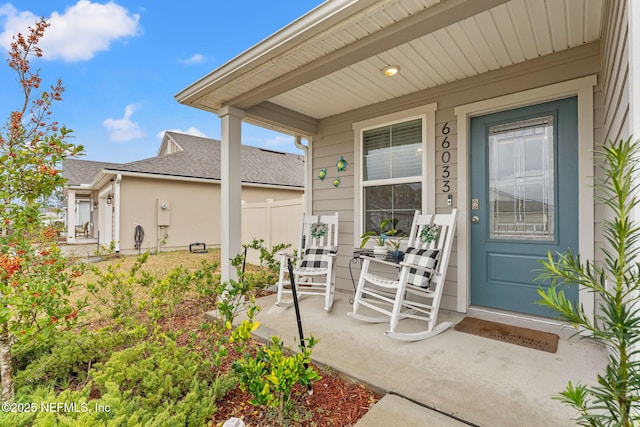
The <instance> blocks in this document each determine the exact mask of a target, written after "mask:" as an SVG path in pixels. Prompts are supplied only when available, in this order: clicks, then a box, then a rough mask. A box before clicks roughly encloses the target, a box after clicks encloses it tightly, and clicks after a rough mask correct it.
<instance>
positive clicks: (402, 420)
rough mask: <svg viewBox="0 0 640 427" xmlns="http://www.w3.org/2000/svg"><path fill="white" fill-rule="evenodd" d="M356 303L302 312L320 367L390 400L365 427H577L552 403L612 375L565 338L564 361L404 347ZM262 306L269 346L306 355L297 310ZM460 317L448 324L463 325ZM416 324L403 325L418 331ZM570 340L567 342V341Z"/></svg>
mask: <svg viewBox="0 0 640 427" xmlns="http://www.w3.org/2000/svg"><path fill="white" fill-rule="evenodd" d="M350 296H351V295H347V294H341V293H338V294H337V295H336V300H335V303H334V306H333V310H332V311H331V312H330V313H327V312H325V311H324V310H323V308H322V307H323V302H322V299H321V298H314V297H308V298H305V299H303V300H302V301H301V302H300V308H301V312H302V323H303V330H304V334H305V336H306V337H308V336H309V335H311V334H312V335H313V336H314V337H315V338H319V339H320V342H319V343H318V344H317V345H316V347H315V348H314V351H313V359H314V361H315V362H317V363H318V364H321V365H327V366H330V367H331V368H332V369H334V370H335V371H338V372H340V373H342V374H344V375H346V376H348V377H350V378H353V379H355V380H357V381H361V382H363V383H366V384H368V385H369V386H370V387H371V388H373V389H374V390H376V391H378V392H380V393H382V394H383V395H385V396H384V397H383V398H382V399H381V400H380V401H379V402H378V403H377V404H376V405H375V406H374V408H373V409H372V410H370V411H369V413H368V414H367V415H366V416H365V417H363V418H362V419H361V420H360V421H359V422H358V423H357V426H358V427H374V426H381V427H382V426H385V427H388V426H405V425H416V426H417V425H420V426H436V427H438V426H465V425H475V426H487V427H513V426H532V427H542V426H554V427H555V426H558V427H562V426H567V427H568V426H574V425H575V422H574V421H572V418H575V416H576V414H575V413H574V411H573V410H571V409H570V408H568V407H566V406H565V405H563V404H562V403H560V402H558V401H556V400H552V399H551V397H552V396H553V395H557V394H558V392H560V391H562V390H563V389H564V388H565V387H566V385H567V383H568V382H569V381H572V382H573V383H574V384H575V383H578V382H582V383H586V384H591V383H594V382H595V378H596V375H597V373H598V372H600V371H601V370H602V368H603V367H604V366H605V365H606V350H605V349H604V348H603V347H602V346H601V345H598V344H597V343H594V342H593V341H592V340H589V339H579V338H572V339H567V338H561V340H560V342H559V344H558V351H557V353H555V354H552V353H547V352H543V351H538V350H532V349H528V348H525V347H521V346H517V345H513V344H507V343H503V342H499V341H495V340H491V339H487V338H481V337H478V336H474V335H469V334H465V333H461V332H458V331H456V330H454V329H453V328H451V329H449V330H447V331H445V332H444V333H442V334H440V335H438V336H435V337H432V338H430V339H427V340H423V341H418V342H413V343H409V342H401V341H397V340H393V339H391V338H388V337H386V336H385V335H384V331H385V330H386V325H385V324H370V323H365V322H361V321H358V320H355V319H352V318H350V317H348V316H347V312H349V311H350V309H351V305H350V304H349V298H350ZM274 301H275V296H274V295H271V296H268V297H265V298H260V299H259V300H258V302H257V304H258V305H260V306H261V307H262V311H261V312H260V313H259V314H258V316H257V318H256V320H258V321H260V327H259V328H258V329H257V330H256V331H255V334H256V336H257V337H258V338H259V339H264V340H267V339H269V337H271V336H273V335H276V336H279V337H281V338H282V339H283V340H284V342H285V343H286V344H287V345H290V346H291V347H292V348H296V347H297V345H298V342H299V339H298V330H297V323H296V319H295V310H294V308H288V309H285V308H280V307H275V306H274V305H273V304H274ZM462 318H463V315H461V314H459V313H451V312H446V311H441V313H440V319H439V320H441V321H442V320H448V321H451V322H453V323H454V324H455V323H457V322H458V321H459V320H461V319H462ZM412 322H414V321H413V320H403V321H401V326H400V327H401V328H406V329H407V330H411V328H412V326H415V324H412ZM563 335H567V334H563Z"/></svg>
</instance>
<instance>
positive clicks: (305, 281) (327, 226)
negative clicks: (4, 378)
mask: <svg viewBox="0 0 640 427" xmlns="http://www.w3.org/2000/svg"><path fill="white" fill-rule="evenodd" d="M337 252H338V212H336V213H335V215H323V216H316V215H312V216H304V217H303V218H302V232H301V239H300V246H299V247H298V252H297V257H296V258H295V266H296V267H295V268H294V270H293V274H294V283H295V286H296V291H297V295H298V296H305V295H316V296H318V295H319V296H324V309H325V310H327V311H331V307H332V306H333V295H334V292H335V282H336V273H335V259H336V254H337ZM287 258H294V257H293V256H292V255H289V254H286V253H284V252H281V253H280V276H279V278H278V295H277V300H276V305H277V306H279V307H290V306H291V305H293V301H292V300H291V301H285V300H284V299H283V296H284V295H285V294H291V293H292V290H291V280H289V278H288V276H287V274H288V273H287Z"/></svg>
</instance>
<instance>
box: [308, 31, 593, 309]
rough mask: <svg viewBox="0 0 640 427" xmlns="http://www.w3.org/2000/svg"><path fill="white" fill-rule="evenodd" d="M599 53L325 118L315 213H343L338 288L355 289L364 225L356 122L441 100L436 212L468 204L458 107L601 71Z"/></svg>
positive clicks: (585, 50) (451, 275) (317, 148)
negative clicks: (460, 188)
mask: <svg viewBox="0 0 640 427" xmlns="http://www.w3.org/2000/svg"><path fill="white" fill-rule="evenodd" d="M599 52H600V47H599V44H598V43H592V44H589V45H584V46H582V47H579V48H575V49H570V50H568V51H562V52H559V53H557V54H554V55H548V56H545V57H541V58H538V59H535V60H532V61H529V62H527V63H524V64H517V65H514V66H511V67H506V68H503V69H500V70H497V71H493V72H489V73H485V74H482V75H480V76H476V77H472V78H468V79H466V80H462V81H459V82H455V83H450V84H446V85H443V86H440V87H437V88H433V89H428V90H425V91H421V92H417V93H414V94H410V95H406V96H403V97H401V98H396V99H394V100H391V101H388V102H384V103H380V104H375V105H371V106H369V107H365V108H361V109H358V110H354V111H350V112H347V113H344V114H341V115H338V116H333V117H329V118H326V119H323V120H321V121H320V125H319V129H320V131H319V135H317V136H314V138H313V144H312V149H311V158H312V162H313V163H312V165H313V176H312V183H311V187H312V198H313V211H314V214H324V213H332V212H334V211H336V210H337V211H339V212H340V237H339V240H340V250H339V252H338V255H339V256H338V269H337V287H338V288H339V289H342V290H345V291H351V292H352V291H353V286H352V283H351V277H350V274H349V268H348V267H349V263H350V261H351V258H352V251H353V249H354V246H355V244H354V243H355V242H356V241H357V240H358V239H357V237H358V236H357V235H358V233H360V230H354V215H355V211H354V205H355V198H356V197H358V184H357V182H358V180H357V179H356V177H355V176H354V170H355V168H354V167H353V166H354V162H360V159H355V158H354V132H353V128H352V126H353V123H356V122H359V121H363V120H369V119H373V118H376V117H380V116H384V115H387V114H392V113H396V112H401V111H404V110H408V109H411V108H415V107H419V106H423V105H427V104H430V103H434V102H437V103H438V109H437V111H436V123H435V124H430V123H427V126H435V130H436V132H435V135H436V141H435V145H436V147H435V159H436V161H435V168H436V171H435V177H436V178H435V180H436V181H435V201H436V202H435V203H436V212H448V211H449V210H450V209H451V207H458V208H463V209H464V206H465V204H466V202H467V201H465V200H458V198H457V194H456V188H457V184H458V183H457V176H458V173H457V172H458V171H457V144H458V141H457V138H456V134H455V133H456V117H455V115H454V107H456V106H459V105H464V104H467V103H471V102H475V101H480V100H484V99H489V98H493V97H497V96H501V95H506V94H509V93H514V92H518V91H522V90H527V89H531V88H535V87H539V86H544V85H549V84H553V83H557V82H560V81H564V80H570V79H575V78H579V77H583V76H586V75H592V74H596V73H598V72H599V71H600V68H599V67H600V58H599ZM445 123H446V124H447V127H448V128H449V129H450V132H449V133H448V134H447V135H446V136H447V137H448V142H449V143H450V145H449V146H448V148H447V149H446V151H448V153H449V154H447V156H448V157H449V156H450V158H449V159H448V160H449V161H448V163H447V165H448V166H449V170H448V172H449V177H447V178H444V176H443V175H444V174H443V166H444V161H443V157H442V156H443V152H444V151H445V149H444V148H443V146H442V141H443V140H444V137H445V135H443V132H442V130H443V127H444V125H445ZM340 156H343V157H344V158H345V159H346V160H348V162H349V166H348V167H347V170H346V171H345V172H337V170H336V167H335V163H336V161H337V160H338V159H339V158H340ZM323 168H327V178H325V180H324V181H320V180H319V179H318V177H317V176H318V173H319V171H320V170H321V169H323ZM336 176H339V177H340V179H341V185H340V186H339V187H338V188H334V187H333V185H332V182H333V178H334V177H336ZM445 180H447V181H449V182H448V184H449V187H450V189H449V192H445V191H443V190H444V184H445V182H444V181H445ZM447 195H451V196H452V202H453V205H452V206H451V207H450V206H448V205H447ZM358 214H359V213H358ZM453 252H454V253H452V255H451V258H450V263H449V270H448V272H447V281H446V284H445V289H444V294H443V301H442V306H443V308H448V309H455V308H456V296H457V295H456V292H457V289H456V285H457V264H456V263H457V247H456V245H455V243H454V247H453ZM352 270H353V276H354V279H355V280H357V279H358V277H359V273H360V270H359V265H358V264H353V265H352Z"/></svg>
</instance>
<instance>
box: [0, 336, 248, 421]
mask: <svg viewBox="0 0 640 427" xmlns="http://www.w3.org/2000/svg"><path fill="white" fill-rule="evenodd" d="M119 334H120V335H121V336H122V335H125V334H124V333H119ZM99 335H100V334H99ZM101 335H104V337H103V339H106V337H107V335H108V334H106V333H102V334H101ZM61 343H62V345H63V346H65V344H64V343H63V342H62V341H61ZM66 347H67V349H66V350H63V351H62V354H65V355H67V354H69V352H71V351H72V348H73V343H68V344H66ZM106 359H107V360H106V361H105V362H103V363H96V364H95V365H94V366H93V367H92V368H91V370H90V372H89V376H88V378H87V379H88V382H87V384H86V385H85V386H84V387H83V388H81V389H79V390H77V389H75V388H68V389H66V390H64V391H61V392H56V389H55V388H54V387H52V386H39V387H34V388H33V389H30V390H28V391H29V392H28V393H26V392H25V391H27V390H26V389H22V390H19V391H18V394H17V395H16V402H21V403H22V404H24V405H34V406H33V408H35V409H37V410H36V411H30V412H29V413H20V414H19V413H10V412H0V425H2V426H19V425H20V426H22V425H23V426H28V425H47V426H57V425H60V426H76V425H82V426H85V425H86V426H93V425H109V426H125V425H132V426H133V425H135V426H137V425H145V426H203V425H206V423H207V421H208V420H209V418H210V417H211V416H212V415H213V414H214V413H215V410H216V405H215V401H216V400H217V399H219V398H221V397H222V396H224V395H225V394H226V392H227V391H228V390H229V389H230V388H231V387H232V386H234V385H235V384H236V382H235V381H234V379H233V377H232V376H224V377H221V378H219V379H217V380H216V379H215V378H214V372H213V370H212V366H211V363H210V362H209V361H207V359H206V357H205V356H204V355H203V354H202V353H198V352H193V351H190V350H189V349H187V348H184V347H179V346H178V345H177V344H176V343H175V342H174V341H172V340H170V339H168V338H164V337H159V339H158V340H155V341H146V342H139V343H137V344H136V345H133V346H131V347H128V348H125V349H123V350H120V351H116V352H114V353H113V354H111V356H110V357H107V358H106ZM96 395H97V396H99V397H97V398H95V396H96ZM49 403H55V404H59V405H67V407H66V409H61V408H60V409H58V410H53V411H47V410H42V407H41V406H40V405H41V404H44V405H47V404H49Z"/></svg>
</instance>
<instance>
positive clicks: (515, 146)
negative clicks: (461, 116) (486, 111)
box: [488, 116, 555, 240]
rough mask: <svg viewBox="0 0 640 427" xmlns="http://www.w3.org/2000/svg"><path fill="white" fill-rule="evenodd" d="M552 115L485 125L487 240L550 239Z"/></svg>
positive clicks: (552, 185) (552, 163) (551, 225)
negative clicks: (487, 191) (486, 138)
mask: <svg viewBox="0 0 640 427" xmlns="http://www.w3.org/2000/svg"><path fill="white" fill-rule="evenodd" d="M553 126H554V124H553V116H544V117H539V118H534V119H529V120H522V121H518V122H512V123H507V124H501V125H496V126H491V127H490V128H489V165H488V166H489V238H490V239H501V240H554V239H555V237H554V199H555V197H554V196H555V195H554V162H553V157H554V156H553V153H554V151H553Z"/></svg>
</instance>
